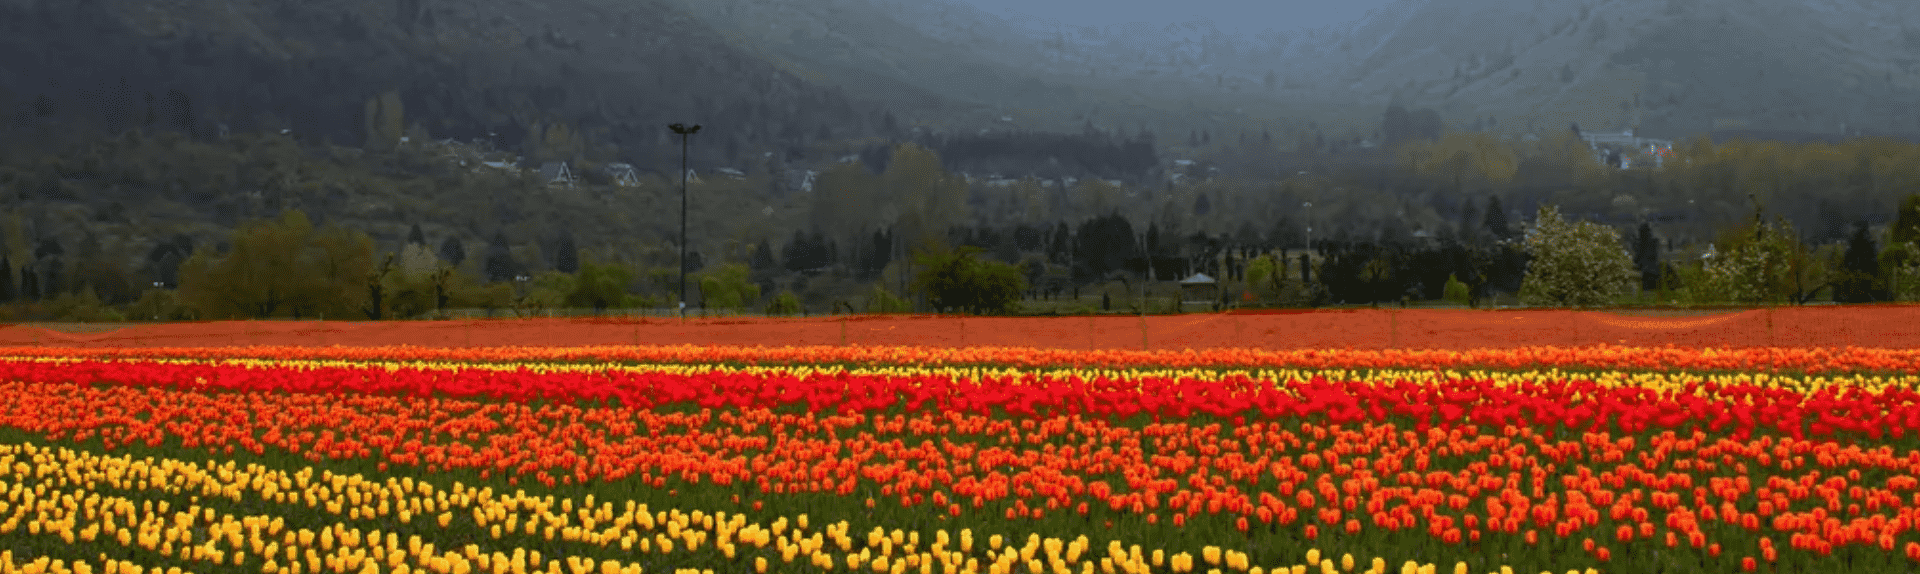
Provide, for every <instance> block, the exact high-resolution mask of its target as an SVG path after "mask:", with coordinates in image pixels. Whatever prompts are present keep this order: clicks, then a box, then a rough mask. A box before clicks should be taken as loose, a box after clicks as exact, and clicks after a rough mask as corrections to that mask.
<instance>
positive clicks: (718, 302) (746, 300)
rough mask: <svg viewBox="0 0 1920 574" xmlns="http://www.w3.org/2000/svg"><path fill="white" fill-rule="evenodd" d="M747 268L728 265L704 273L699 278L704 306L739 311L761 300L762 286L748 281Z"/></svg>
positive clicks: (735, 264) (736, 264) (739, 265)
mask: <svg viewBox="0 0 1920 574" xmlns="http://www.w3.org/2000/svg"><path fill="white" fill-rule="evenodd" d="M749 273H750V272H749V271H748V270H747V266H745V265H741V264H738V263H728V264H725V265H721V266H719V267H718V268H716V269H710V270H707V271H702V272H701V273H700V274H699V276H698V277H697V281H698V283H699V284H700V298H701V301H703V303H702V306H703V307H705V308H708V309H726V310H733V311H738V310H740V309H744V308H746V306H747V305H748V304H750V303H752V302H755V301H759V300H760V286H759V285H755V284H753V282H752V281H749V280H748V274H749Z"/></svg>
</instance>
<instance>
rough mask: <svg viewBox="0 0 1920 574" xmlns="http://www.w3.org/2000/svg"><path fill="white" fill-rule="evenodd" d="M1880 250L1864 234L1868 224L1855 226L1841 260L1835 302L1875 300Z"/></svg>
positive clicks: (1868, 301)
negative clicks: (1874, 281)
mask: <svg viewBox="0 0 1920 574" xmlns="http://www.w3.org/2000/svg"><path fill="white" fill-rule="evenodd" d="M1879 251H1880V249H1879V248H1878V247H1876V246H1875V245H1874V244H1873V236H1872V235H1870V234H1868V232H1867V222H1865V221H1861V222H1857V223H1855V224H1854V228H1853V238H1852V239H1850V240H1848V241H1847V252H1846V255H1844V256H1843V257H1842V260H1841V269H1842V270H1841V275H1840V278H1839V279H1838V280H1837V281H1836V284H1835V286H1834V289H1833V301H1834V302H1835V303H1870V302H1872V301H1873V300H1874V299H1875V298H1876V297H1875V293H1874V288H1873V279H1874V278H1875V277H1878V276H1880V261H1879V259H1878V255H1879Z"/></svg>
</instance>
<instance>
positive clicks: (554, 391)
mask: <svg viewBox="0 0 1920 574" xmlns="http://www.w3.org/2000/svg"><path fill="white" fill-rule="evenodd" d="M543 370H544V369H540V368H537V367H526V366H522V367H519V368H518V369H515V370H503V369H482V368H466V369H459V368H435V367H424V366H415V367H390V366H364V365H317V364H308V365H302V366H301V368H298V369H294V368H281V367H272V366H267V365H266V364H264V363H261V364H254V365H244V364H220V363H214V364H180V363H163V362H148V361H97V360H82V361H76V362H45V361H0V380H24V381H58V382H73V383H78V384H83V385H91V384H102V383H104V384H117V385H132V386H151V387H165V388H187V389H207V390H230V391H284V392H296V393H327V394H339V395H350V396H369V395H411V396H421V397H426V396H435V395H442V396H454V397H488V398H492V399H496V400H513V401H526V400H554V401H580V400H586V401H609V400H613V401H618V403H619V404H621V405H625V406H628V407H631V408H636V409H647V408H653V407H657V406H664V405H675V404H684V405H695V406H699V407H703V408H776V407H783V406H790V405H805V407H806V408H807V409H808V410H809V411H810V412H840V413H860V412H880V411H888V410H893V409H905V410H906V411H908V412H917V411H921V410H924V409H933V410H937V411H943V412H949V411H954V412H967V413H979V414H986V413H992V412H1004V413H1008V414H1011V415H1015V416H1027V417H1031V416H1039V415H1051V414H1059V415H1083V416H1090V417H1108V418H1120V419H1126V418H1131V417H1136V416H1145V417H1150V418H1153V419H1155V420H1162V419H1185V418H1188V417H1191V416H1194V415H1201V414H1204V415H1208V416H1212V417H1218V418H1220V419H1222V420H1233V421H1236V422H1237V421H1241V420H1246V419H1248V418H1253V419H1273V418H1276V417H1302V418H1308V417H1312V418H1319V419H1323V420H1325V421H1327V422H1331V423H1336V424H1346V423H1359V422H1365V421H1375V422H1378V421H1384V420H1387V417H1389V416H1399V417H1408V418H1409V419H1411V420H1412V421H1414V422H1415V424H1417V425H1419V427H1420V428H1418V429H1417V430H1425V427H1426V426H1427V425H1441V426H1450V425H1457V424H1464V423H1472V424H1477V425H1483V426H1491V427H1499V426H1504V425H1517V426H1522V427H1526V428H1533V429H1540V430H1541V431H1543V432H1547V433H1549V434H1552V433H1555V432H1560V431H1562V430H1582V431H1605V430H1618V431H1622V432H1629V433H1638V432H1644V431H1648V430H1661V429H1685V428H1704V429H1706V430H1709V431H1713V432H1727V433H1730V434H1731V435H1732V436H1734V437H1735V438H1740V439H1744V438H1747V437H1750V436H1753V435H1754V433H1755V432H1757V431H1777V432H1779V433H1781V434H1784V435H1786V436H1790V437H1793V438H1796V439H1799V438H1806V437H1828V436H1834V435H1836V434H1840V433H1846V434H1849V435H1852V436H1859V437H1866V438H1873V439H1878V438H1880V437H1883V436H1891V437H1893V438H1901V437H1904V436H1906V435H1907V434H1908V433H1912V432H1915V431H1920V392H1915V391H1914V390H1913V389H1912V388H1911V387H1910V386H1907V385H1900V384H1881V385H1879V386H1878V388H1870V389H1869V388H1842V387H1839V386H1837V385H1831V384H1829V385H1825V386H1822V387H1821V388H1818V389H1817V390H1813V391H1812V392H1803V391H1800V390H1794V389H1787V388H1775V387H1770V386H1766V385H1762V384H1759V383H1739V382H1731V383H1725V382H1713V381H1711V380H1703V379H1694V380H1690V381H1687V382H1684V383H1676V382H1674V381H1682V380H1686V379H1668V378H1660V379H1650V378H1646V377H1638V378H1637V379H1640V380H1644V381H1647V382H1648V385H1647V386H1642V385H1638V384H1632V383H1633V382H1634V380H1635V379H1622V378H1619V377H1614V378H1612V379H1608V378H1607V377H1585V376H1556V377H1553V378H1545V379H1543V378H1540V377H1539V375H1508V374H1496V375H1491V376H1488V377H1462V376H1458V375H1455V374H1447V373H1402V374H1398V375H1394V374H1385V375H1382V374H1375V375H1370V376H1367V377H1354V378H1339V377H1337V376H1336V377H1334V378H1328V377H1327V376H1326V375H1325V374H1311V375H1310V378H1300V379H1284V378H1283V379H1278V380H1269V379H1265V378H1254V377H1251V376H1248V375H1246V374H1227V375H1224V376H1219V377H1217V378H1214V377H1211V376H1208V377H1200V376H1194V377H1177V378H1176V377H1165V376H1089V377H1082V376H1080V375H1078V374H1035V373H1022V374H1014V375H981V376H977V377H971V376H955V375H947V374H940V373H937V372H911V371H903V372H902V374H900V375H897V376H896V375H886V376H862V375H856V374H849V373H848V372H845V371H825V372H813V371H808V370H785V369H755V370H753V371H725V370H695V369H685V370H681V369H676V368H671V367H669V368H665V369H663V370H656V371H634V370H619V369H609V370H600V371H578V370H555V371H552V372H542V371H543ZM1596 379H1602V380H1605V381H1607V382H1605V383H1603V382H1597V381H1596ZM1623 382H1624V383H1625V384H1623ZM1648 386H1654V387H1664V388H1648Z"/></svg>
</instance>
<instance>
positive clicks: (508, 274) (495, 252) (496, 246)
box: [485, 231, 520, 283]
mask: <svg viewBox="0 0 1920 574" xmlns="http://www.w3.org/2000/svg"><path fill="white" fill-rule="evenodd" d="M485 271H486V274H487V275H486V277H487V281H488V282H490V283H498V282H501V281H512V280H513V278H514V276H515V275H518V274H519V272H520V270H519V266H517V265H515V264H514V261H513V252H512V251H510V250H509V248H508V247H507V234H506V233H505V232H502V231H496V232H494V233H493V239H492V240H491V241H488V242H487V260H486V269H485Z"/></svg>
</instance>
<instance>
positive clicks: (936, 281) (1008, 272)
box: [914, 246, 1027, 314]
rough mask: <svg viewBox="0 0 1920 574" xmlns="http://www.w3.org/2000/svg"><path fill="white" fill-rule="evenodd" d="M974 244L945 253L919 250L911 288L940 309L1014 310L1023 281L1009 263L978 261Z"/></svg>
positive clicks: (1022, 288) (978, 250)
mask: <svg viewBox="0 0 1920 574" xmlns="http://www.w3.org/2000/svg"><path fill="white" fill-rule="evenodd" d="M979 253H981V250H980V249H979V248H977V247H971V246H961V247H960V248H959V249H956V250H953V251H947V252H927V251H923V252H921V253H919V254H917V256H916V257H915V260H916V262H917V263H918V264H919V266H920V272H919V274H918V276H917V277H915V278H914V288H915V289H917V290H920V291H921V292H923V293H925V294H926V296H927V303H928V304H930V305H932V306H933V308H934V309H937V310H939V311H941V312H948V311H960V312H963V313H968V314H986V313H991V314H1005V313H1011V312H1013V311H1014V308H1015V306H1016V305H1018V304H1019V302H1020V294H1021V293H1022V292H1025V291H1026V290H1027V280H1026V278H1025V277H1022V276H1021V275H1020V270H1019V269H1017V268H1015V267H1014V266H1013V265H1010V264H1006V263H1001V262H999V261H981V260H979V259H976V258H975V257H974V256H975V255H976V254H979Z"/></svg>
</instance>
